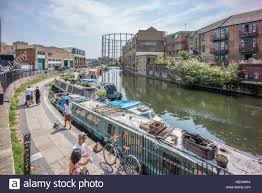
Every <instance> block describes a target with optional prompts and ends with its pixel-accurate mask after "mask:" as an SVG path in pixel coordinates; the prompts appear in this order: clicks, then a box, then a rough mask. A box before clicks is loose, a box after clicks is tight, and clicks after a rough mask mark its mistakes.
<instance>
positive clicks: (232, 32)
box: [187, 9, 262, 64]
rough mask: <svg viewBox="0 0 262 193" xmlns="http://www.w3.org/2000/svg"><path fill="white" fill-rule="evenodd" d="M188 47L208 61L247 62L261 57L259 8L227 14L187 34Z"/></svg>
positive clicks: (261, 25)
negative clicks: (223, 17) (225, 16)
mask: <svg viewBox="0 0 262 193" xmlns="http://www.w3.org/2000/svg"><path fill="white" fill-rule="evenodd" d="M187 42H188V45H189V50H193V51H194V52H196V53H199V54H202V56H203V57H204V59H205V60H206V61H207V62H208V63H212V64H228V63H243V62H244V63H245V62H247V63H250V62H252V61H254V60H257V59H262V44H261V42H262V9H260V10H255V11H250V12H245V13H241V14H237V15H232V16H229V17H227V18H225V19H222V20H220V21H218V22H215V23H213V24H210V25H208V26H205V27H203V28H201V29H198V30H196V31H195V32H192V33H191V34H189V36H188V38H187Z"/></svg>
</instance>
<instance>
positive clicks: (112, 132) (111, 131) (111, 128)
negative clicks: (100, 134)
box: [107, 124, 116, 135]
mask: <svg viewBox="0 0 262 193" xmlns="http://www.w3.org/2000/svg"><path fill="white" fill-rule="evenodd" d="M115 130H116V129H115V127H113V125H112V124H108V127H107V133H108V134H110V135H113V134H115Z"/></svg>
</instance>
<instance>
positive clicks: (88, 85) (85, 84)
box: [77, 82, 91, 87]
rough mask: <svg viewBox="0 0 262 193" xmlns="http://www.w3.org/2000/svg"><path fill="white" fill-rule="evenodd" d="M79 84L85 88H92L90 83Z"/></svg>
mask: <svg viewBox="0 0 262 193" xmlns="http://www.w3.org/2000/svg"><path fill="white" fill-rule="evenodd" d="M77 84H79V85H81V86H84V87H90V86H91V84H90V83H89V82H78V83H77Z"/></svg>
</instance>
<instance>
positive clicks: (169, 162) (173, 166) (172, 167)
mask: <svg viewBox="0 0 262 193" xmlns="http://www.w3.org/2000/svg"><path fill="white" fill-rule="evenodd" d="M162 166H163V168H164V169H166V171H167V173H168V174H179V171H180V168H179V167H178V166H180V161H179V159H178V158H175V157H173V156H172V155H169V154H167V153H165V152H164V153H163V161H162Z"/></svg>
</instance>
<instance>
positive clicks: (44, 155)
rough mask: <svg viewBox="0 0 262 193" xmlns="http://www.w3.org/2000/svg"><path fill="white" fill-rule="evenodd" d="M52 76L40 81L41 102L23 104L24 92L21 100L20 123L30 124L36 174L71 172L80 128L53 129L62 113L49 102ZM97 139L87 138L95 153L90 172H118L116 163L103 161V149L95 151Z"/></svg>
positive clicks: (91, 151) (23, 124) (33, 169)
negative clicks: (72, 156) (71, 155)
mask: <svg viewBox="0 0 262 193" xmlns="http://www.w3.org/2000/svg"><path fill="white" fill-rule="evenodd" d="M50 81H51V79H49V80H45V81H42V82H40V83H39V84H38V86H39V87H40V88H41V91H42V98H41V104H40V105H38V106H36V105H35V106H34V105H32V107H30V108H24V107H23V103H24V96H23V97H22V98H21V100H20V106H21V108H20V123H21V124H20V126H21V129H22V128H23V127H27V128H29V130H30V132H31V137H32V145H31V162H32V166H33V167H32V172H33V173H34V174H68V163H69V159H70V154H71V152H72V147H73V146H74V144H76V142H77V135H78V133H79V132H80V131H79V130H78V129H77V128H76V127H74V126H72V129H71V130H68V129H64V128H61V129H57V130H54V129H53V123H54V122H55V121H56V120H59V121H60V122H61V123H62V124H63V117H62V116H61V114H60V113H59V112H58V111H57V110H56V109H55V108H54V107H53V106H52V105H51V104H50V103H49V101H48V99H47V94H48V90H47V88H46V86H45V85H46V84H47V83H48V82H50ZM94 145H95V142H94V141H93V140H91V139H89V138H88V139H87V140H86V146H87V151H88V152H89V155H91V156H92V158H93V160H94V164H88V169H89V171H90V174H91V175H101V174H103V175H104V174H116V170H117V167H113V168H111V167H109V166H108V165H106V164H105V163H104V159H103V157H102V152H100V153H98V154H96V153H94V152H93V150H92V149H93V146H94Z"/></svg>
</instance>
